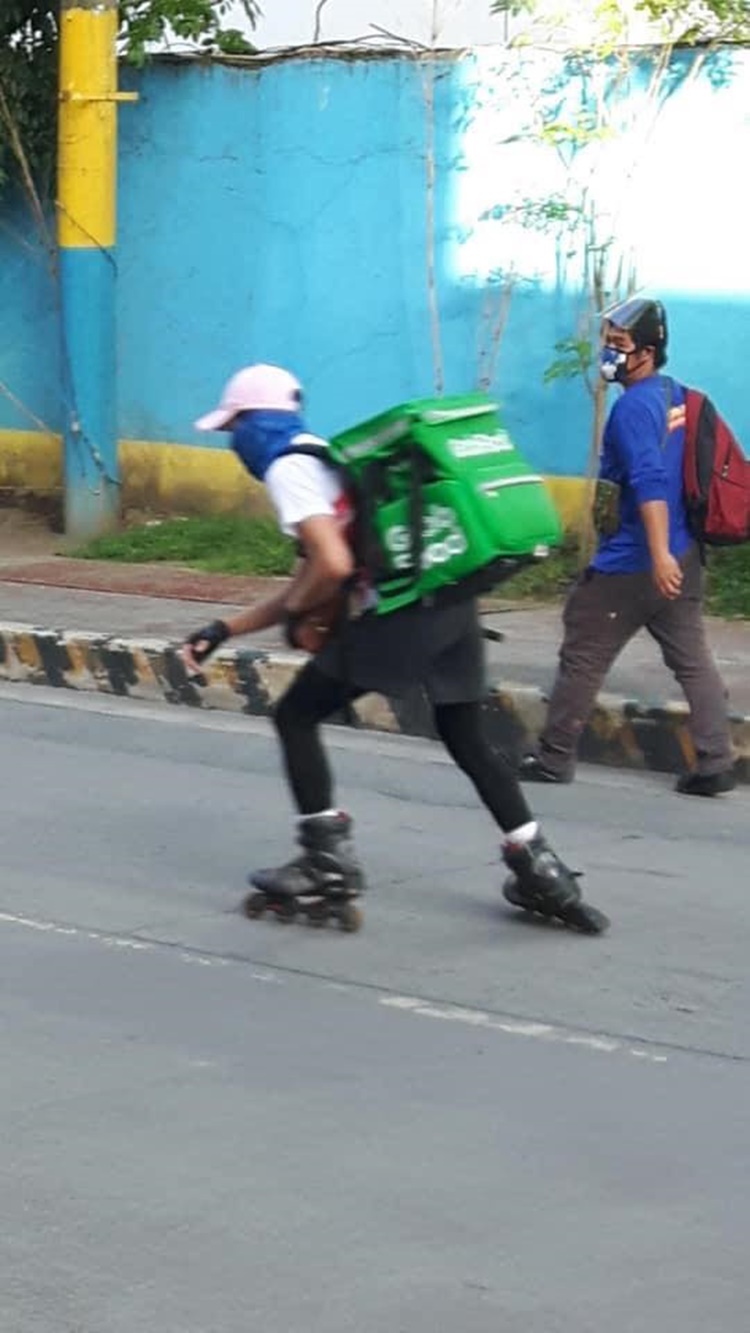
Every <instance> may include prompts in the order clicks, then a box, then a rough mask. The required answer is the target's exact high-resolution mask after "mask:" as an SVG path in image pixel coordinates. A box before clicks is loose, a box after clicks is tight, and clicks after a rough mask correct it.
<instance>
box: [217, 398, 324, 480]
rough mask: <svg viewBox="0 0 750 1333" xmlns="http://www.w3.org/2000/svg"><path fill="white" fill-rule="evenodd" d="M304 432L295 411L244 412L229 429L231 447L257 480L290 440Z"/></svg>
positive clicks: (280, 454) (284, 452)
mask: <svg viewBox="0 0 750 1333" xmlns="http://www.w3.org/2000/svg"><path fill="white" fill-rule="evenodd" d="M305 431H306V426H305V423H304V421H303V420H302V417H301V416H300V415H299V413H298V412H276V411H268V412H243V413H242V415H241V416H240V417H238V419H237V425H236V426H235V428H234V430H233V432H232V448H233V449H234V452H235V453H236V455H237V457H238V458H239V460H240V462H241V463H244V465H245V467H246V468H247V470H248V472H249V473H250V475H251V476H252V477H255V479H256V480H257V481H263V480H264V479H265V475H266V473H267V471H268V469H269V468H270V466H271V464H272V463H275V462H276V459H277V458H281V456H282V454H287V453H289V450H290V448H291V446H292V441H293V440H294V439H295V437H296V436H297V435H301V434H303V433H304V432H305Z"/></svg>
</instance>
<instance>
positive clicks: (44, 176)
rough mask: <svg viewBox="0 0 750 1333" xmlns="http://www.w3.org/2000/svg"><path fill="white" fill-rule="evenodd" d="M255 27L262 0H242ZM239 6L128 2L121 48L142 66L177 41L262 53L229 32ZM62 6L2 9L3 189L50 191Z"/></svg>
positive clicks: (6, 3)
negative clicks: (17, 181) (19, 186)
mask: <svg viewBox="0 0 750 1333" xmlns="http://www.w3.org/2000/svg"><path fill="white" fill-rule="evenodd" d="M239 4H240V7H241V8H242V10H244V13H245V15H246V16H247V18H248V19H249V21H250V23H251V24H254V23H255V21H256V19H257V17H258V14H259V12H260V10H259V6H258V4H257V2H256V0H239ZM231 8H232V5H231V0H120V5H119V16H120V50H121V52H122V56H123V58H124V59H125V60H127V61H129V62H130V63H131V64H134V65H142V64H143V63H144V61H145V60H146V59H147V54H148V51H149V48H150V47H152V46H153V45H154V44H157V45H158V44H165V43H169V42H173V41H174V40H175V39H177V40H178V41H179V42H181V43H189V44H190V45H191V47H192V48H193V49H196V50H198V51H199V52H202V53H203V54H205V55H211V54H214V53H217V52H221V53H224V54H230V55H234V54H243V53H248V52H251V51H252V50H253V49H254V48H253V47H252V46H251V45H250V43H249V42H248V41H247V40H246V38H245V37H244V35H243V34H242V33H241V32H240V31H239V30H238V29H236V28H232V27H229V26H227V18H228V14H229V11H230V9H231ZM57 16H58V6H57V4H52V3H51V2H50V0H1V3H0V189H2V186H3V185H5V184H7V183H8V182H9V181H12V180H13V179H14V178H18V177H20V178H21V179H22V180H23V181H24V183H25V184H26V186H27V187H29V186H30V184H31V181H32V180H33V182H34V185H35V189H36V190H37V191H38V193H39V194H41V195H42V197H44V196H45V195H47V194H48V193H49V189H50V185H51V181H52V173H53V166H54V157H55V125H56V97H57V40H58V17H57Z"/></svg>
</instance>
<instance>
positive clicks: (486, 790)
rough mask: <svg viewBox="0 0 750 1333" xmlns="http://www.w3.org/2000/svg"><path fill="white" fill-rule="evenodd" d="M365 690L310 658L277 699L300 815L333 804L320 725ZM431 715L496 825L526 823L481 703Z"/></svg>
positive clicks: (441, 707) (527, 814)
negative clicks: (327, 671)
mask: <svg viewBox="0 0 750 1333" xmlns="http://www.w3.org/2000/svg"><path fill="white" fill-rule="evenodd" d="M363 692H364V691H362V690H359V689H357V688H353V687H352V686H350V685H347V684H346V683H345V682H344V681H340V680H334V679H333V678H332V677H330V676H326V675H325V674H324V673H323V672H322V671H320V670H319V669H318V667H316V666H315V664H314V662H308V663H307V665H306V666H305V667H303V669H302V671H301V672H300V673H299V675H298V676H297V678H296V679H295V681H294V682H293V683H292V685H291V686H290V687H289V689H288V690H287V692H286V694H284V695H283V696H282V698H281V699H280V700H279V703H278V706H277V708H276V712H275V715H274V721H275V724H276V730H277V732H278V734H279V739H280V741H281V747H282V751H283V757H284V766H285V769H286V775H287V779H288V781H289V786H290V787H291V789H292V794H293V796H294V799H295V802H296V804H297V808H298V810H299V812H300V814H301V815H312V814H317V813H318V811H320V810H329V809H331V807H332V805H333V779H332V776H331V770H330V766H329V764H328V760H327V758H326V753H325V750H324V749H323V746H322V743H321V739H320V724H321V723H322V722H324V721H325V720H326V718H328V717H331V716H332V714H334V713H337V712H339V711H340V710H341V709H342V708H346V707H347V705H348V704H351V703H352V702H353V701H354V700H355V699H357V698H359V696H360V695H361V694H362V693H363ZM433 716H434V719H435V728H436V730H437V733H438V736H439V737H440V739H441V741H442V742H443V745H444V746H445V748H446V750H447V751H448V753H449V754H450V756H451V758H452V759H453V761H454V762H455V763H456V764H457V765H458V767H459V768H460V769H462V770H463V772H464V773H465V774H466V776H467V778H469V780H470V781H471V782H472V783H473V784H474V787H475V788H476V791H477V794H478V795H479V798H480V800H481V801H482V802H483V804H484V805H485V806H486V807H487V809H488V810H489V812H490V814H491V815H492V817H493V818H494V820H495V822H496V823H497V824H499V826H500V828H501V829H503V831H504V832H506V833H507V832H508V831H509V830H510V829H516V828H520V826H521V825H522V824H527V823H529V821H530V820H531V819H532V818H533V816H532V814H531V811H530V810H529V807H528V805H527V804H526V800H525V797H524V795H523V792H522V791H521V787H520V785H519V782H518V779H517V777H516V774H515V772H514V770H513V768H512V766H511V764H510V763H509V761H508V760H507V759H506V757H505V755H503V754H499V753H495V752H494V751H492V750H491V749H490V747H489V745H488V744H487V741H486V739H485V736H484V732H483V730H482V719H481V712H480V708H479V704H478V703H463V704H435V705H434V708H433Z"/></svg>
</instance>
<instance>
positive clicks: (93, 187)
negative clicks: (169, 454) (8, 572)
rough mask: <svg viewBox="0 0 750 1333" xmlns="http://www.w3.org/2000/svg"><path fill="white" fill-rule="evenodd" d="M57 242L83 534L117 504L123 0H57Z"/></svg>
mask: <svg viewBox="0 0 750 1333" xmlns="http://www.w3.org/2000/svg"><path fill="white" fill-rule="evenodd" d="M59 93H60V107H59V121H58V154H59V165H58V196H57V209H58V228H57V235H58V245H59V261H60V291H61V303H62V358H63V359H62V374H63V388H64V420H65V427H64V448H65V468H64V474H65V529H66V532H67V533H69V534H70V535H71V536H73V537H75V538H77V539H82V538H86V537H89V536H94V535H96V534H97V533H99V532H104V531H107V530H109V529H111V528H113V527H114V526H116V524H117V522H118V519H119V511H120V481H119V470H118V464H117V409H116V375H115V278H116V264H115V237H116V181H117V103H118V101H123V100H128V101H132V100H135V96H136V95H135V94H127V93H118V91H117V0H61V12H60V85H59Z"/></svg>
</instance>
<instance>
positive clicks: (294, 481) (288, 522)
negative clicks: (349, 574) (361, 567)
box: [265, 437, 377, 611]
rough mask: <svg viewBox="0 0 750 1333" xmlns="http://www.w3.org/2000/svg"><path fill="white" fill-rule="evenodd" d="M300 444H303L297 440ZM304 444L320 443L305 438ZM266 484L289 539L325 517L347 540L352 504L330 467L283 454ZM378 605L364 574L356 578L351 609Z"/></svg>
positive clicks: (309, 457)
mask: <svg viewBox="0 0 750 1333" xmlns="http://www.w3.org/2000/svg"><path fill="white" fill-rule="evenodd" d="M300 442H301V443H302V442H303V441H300ZM304 443H305V444H308V443H315V444H322V443H323V441H321V440H317V439H316V440H313V439H311V438H310V437H306V438H305V440H304ZM265 485H266V489H267V491H268V494H269V496H270V499H271V503H272V504H273V507H274V509H275V510H276V517H277V519H278V523H279V527H280V528H281V531H282V532H284V533H286V535H287V536H288V537H298V536H299V525H300V523H304V521H305V519H306V518H318V517H320V516H321V515H328V516H330V517H331V518H335V519H336V520H337V522H338V524H339V526H340V527H341V528H342V529H343V530H344V532H345V534H346V536H347V537H349V536H350V533H349V531H348V529H350V528H351V524H352V520H353V518H354V513H353V510H352V505H351V501H350V499H349V497H348V495H347V494H346V491H345V490H344V488H343V486H342V485H341V481H340V480H339V477H338V476H337V474H336V472H335V471H334V470H333V468H330V467H327V466H326V464H325V463H323V462H321V460H320V459H319V458H313V457H311V456H310V455H308V454H282V456H281V458H277V459H276V462H275V463H272V464H271V466H270V468H269V469H268V471H267V473H266V475H265ZM376 602H377V596H376V594H375V590H374V588H373V587H372V585H371V584H370V582H369V579H368V578H367V577H366V575H365V574H364V573H363V572H362V571H360V572H359V573H358V575H357V582H356V592H355V595H354V600H353V601H352V608H353V607H354V606H357V607H358V609H359V611H365V610H368V609H369V608H370V607H372V606H374V605H375V604H376Z"/></svg>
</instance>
